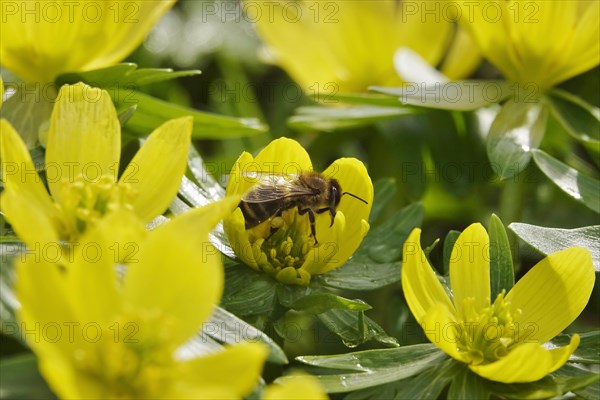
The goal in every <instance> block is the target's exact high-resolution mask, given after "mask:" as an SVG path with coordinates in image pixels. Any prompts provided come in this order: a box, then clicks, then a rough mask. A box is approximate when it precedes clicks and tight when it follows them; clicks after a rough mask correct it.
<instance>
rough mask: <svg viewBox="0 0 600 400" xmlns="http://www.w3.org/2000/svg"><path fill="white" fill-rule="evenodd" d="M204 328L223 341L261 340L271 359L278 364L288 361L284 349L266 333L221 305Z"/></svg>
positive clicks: (209, 334) (209, 333)
mask: <svg viewBox="0 0 600 400" xmlns="http://www.w3.org/2000/svg"><path fill="white" fill-rule="evenodd" d="M202 330H203V332H205V333H206V334H207V335H208V336H210V337H212V338H213V339H216V340H218V341H219V342H222V343H229V344H237V343H242V342H244V341H246V342H261V343H263V344H264V345H266V346H267V348H268V349H269V358H268V360H269V361H271V362H273V363H276V364H287V363H288V359H287V357H286V355H285V353H284V351H283V350H282V349H281V347H279V346H278V345H277V343H275V341H273V339H271V338H270V337H269V336H268V335H267V334H266V333H264V332H262V331H260V330H258V329H256V328H255V327H254V326H252V325H250V324H248V323H247V322H245V321H244V320H242V319H240V318H238V317H236V316H235V315H233V314H231V313H230V312H228V311H226V310H224V309H223V308H221V307H216V308H215V310H214V311H213V314H212V316H211V318H210V320H209V321H208V322H206V323H204V324H203V326H202Z"/></svg>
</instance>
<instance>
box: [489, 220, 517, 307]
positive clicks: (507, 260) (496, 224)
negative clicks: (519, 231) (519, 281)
mask: <svg viewBox="0 0 600 400" xmlns="http://www.w3.org/2000/svg"><path fill="white" fill-rule="evenodd" d="M488 233H489V235H490V287H491V300H492V301H493V300H495V299H496V296H498V294H500V293H501V292H502V290H503V289H504V290H506V293H508V291H509V290H510V288H512V287H513V285H514V284H515V272H514V269H513V262H512V254H511V251H510V243H509V241H508V236H507V235H506V230H505V229H504V224H503V223H502V221H501V220H500V218H498V217H497V216H496V215H495V214H492V217H491V218H490V225H489V227H488Z"/></svg>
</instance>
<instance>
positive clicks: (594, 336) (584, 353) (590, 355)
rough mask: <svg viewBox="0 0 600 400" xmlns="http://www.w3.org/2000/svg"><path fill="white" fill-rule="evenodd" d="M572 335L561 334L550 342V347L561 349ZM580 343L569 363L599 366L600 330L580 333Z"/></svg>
mask: <svg viewBox="0 0 600 400" xmlns="http://www.w3.org/2000/svg"><path fill="white" fill-rule="evenodd" d="M572 336H573V335H569V334H562V335H558V336H556V337H555V338H554V339H552V340H551V343H552V345H554V346H558V347H563V346H566V345H568V344H569V342H570V341H571V337H572ZM579 337H580V338H581V343H580V344H579V347H577V350H575V352H574V353H573V354H571V357H570V358H569V362H574V363H579V364H600V330H594V331H590V332H584V333H580V334H579Z"/></svg>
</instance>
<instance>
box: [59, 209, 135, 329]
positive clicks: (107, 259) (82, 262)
mask: <svg viewBox="0 0 600 400" xmlns="http://www.w3.org/2000/svg"><path fill="white" fill-rule="evenodd" d="M145 234H146V232H145V229H144V224H143V223H142V222H141V221H140V220H139V219H138V218H137V216H136V215H135V214H133V213H132V212H131V211H125V210H117V211H115V212H113V213H111V214H108V215H107V216H105V217H104V218H102V219H101V220H100V221H98V223H97V224H95V225H94V227H93V228H92V229H90V230H89V231H87V232H86V233H85V234H84V235H83V236H82V237H81V238H80V240H78V243H77V245H76V246H74V247H73V250H72V254H73V255H74V263H73V265H71V266H70V268H69V270H68V288H67V289H68V290H67V295H68V296H71V304H73V308H74V309H75V311H76V312H77V316H78V320H79V321H93V322H95V323H99V324H105V323H106V324H107V325H108V324H110V323H111V322H114V321H111V318H112V317H114V315H116V314H117V313H118V312H119V310H121V294H120V291H119V290H118V288H119V286H120V285H118V280H117V269H116V265H117V264H118V263H125V264H126V263H128V262H129V258H131V259H134V258H135V254H134V253H136V252H137V249H138V247H139V245H138V244H139V243H140V242H141V241H142V240H143V238H144V236H145Z"/></svg>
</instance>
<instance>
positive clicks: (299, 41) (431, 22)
mask: <svg viewBox="0 0 600 400" xmlns="http://www.w3.org/2000/svg"><path fill="white" fill-rule="evenodd" d="M247 3H248V7H247V11H248V14H249V18H250V19H251V20H252V21H255V25H256V29H257V31H258V33H259V35H260V36H261V38H262V39H263V40H264V41H265V43H266V45H267V50H268V54H269V55H270V56H271V57H272V59H273V61H274V62H275V63H276V64H278V65H280V66H281V67H282V68H284V69H285V70H286V71H287V72H288V73H289V74H290V75H291V77H292V78H293V79H294V80H295V81H296V82H298V83H299V84H300V86H301V87H302V88H303V89H304V90H305V91H306V92H307V93H309V94H323V93H326V94H335V93H337V92H364V91H366V90H367V88H368V87H369V86H371V85H381V86H397V85H399V84H400V83H401V81H400V78H399V77H398V75H397V73H396V71H395V69H394V65H393V58H394V53H395V52H396V50H398V49H399V48H401V47H409V48H411V49H412V50H414V51H416V52H417V53H419V54H420V55H421V56H422V57H423V58H424V59H425V60H426V61H427V62H428V63H430V64H432V65H438V64H439V63H440V61H442V59H444V60H445V61H444V63H443V64H442V66H441V69H442V71H443V72H444V73H445V74H446V75H447V76H449V77H451V78H453V79H457V78H460V77H464V76H465V75H467V74H468V73H469V72H471V71H472V70H473V69H474V68H475V67H476V66H477V63H478V62H479V55H478V54H477V53H476V52H475V51H474V50H473V47H472V46H469V45H463V43H462V42H464V40H468V41H470V39H468V38H465V37H464V36H462V35H458V34H457V35H456V36H454V31H455V30H454V27H453V24H452V23H451V22H449V19H448V18H443V17H442V18H440V16H439V15H437V16H436V15H435V11H434V12H433V13H432V12H431V10H436V9H437V10H441V9H442V5H443V2H442V1H437V0H435V1H426V2H400V1H396V0H341V1H305V0H304V1H291V0H284V1H260V2H256V1H247ZM427 10H429V13H428V12H427ZM458 42H461V43H458Z"/></svg>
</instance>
